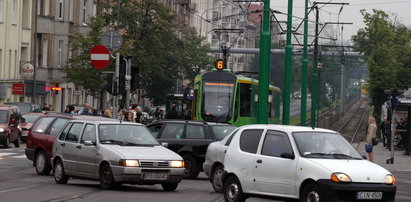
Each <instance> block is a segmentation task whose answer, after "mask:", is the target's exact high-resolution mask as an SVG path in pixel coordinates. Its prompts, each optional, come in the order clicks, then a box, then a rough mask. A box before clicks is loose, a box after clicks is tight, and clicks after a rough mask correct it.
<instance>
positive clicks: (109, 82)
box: [101, 73, 117, 95]
mask: <svg viewBox="0 0 411 202" xmlns="http://www.w3.org/2000/svg"><path fill="white" fill-rule="evenodd" d="M113 77H114V74H113V73H105V74H103V80H104V81H105V83H104V84H103V85H101V88H102V89H104V90H106V91H107V92H108V93H110V94H112V95H114V94H116V92H115V89H116V88H115V87H117V85H116V83H115V82H114V81H113V80H114V79H113Z"/></svg>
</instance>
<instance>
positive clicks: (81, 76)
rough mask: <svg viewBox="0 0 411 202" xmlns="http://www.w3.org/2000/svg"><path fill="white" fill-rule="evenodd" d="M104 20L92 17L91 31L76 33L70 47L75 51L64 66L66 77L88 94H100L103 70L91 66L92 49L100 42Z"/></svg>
mask: <svg viewBox="0 0 411 202" xmlns="http://www.w3.org/2000/svg"><path fill="white" fill-rule="evenodd" d="M103 23H104V21H103V20H102V19H101V18H98V17H93V18H90V23H89V26H90V31H89V32H88V33H87V34H81V33H76V34H75V35H74V39H73V42H72V44H71V46H70V47H69V48H70V50H71V51H72V52H73V53H74V54H73V56H72V57H71V58H70V59H69V60H68V62H67V64H66V65H65V67H64V68H63V71H64V72H65V73H66V78H67V80H68V81H69V82H73V83H75V84H76V85H78V86H82V87H83V88H84V89H85V90H86V94H88V95H93V96H98V95H99V92H101V91H100V88H101V83H103V80H102V79H101V78H100V73H101V70H98V69H94V68H92V66H91V61H90V50H91V48H92V47H93V46H95V45H97V44H100V39H101V35H102V31H103V30H102V29H101V28H102V27H103Z"/></svg>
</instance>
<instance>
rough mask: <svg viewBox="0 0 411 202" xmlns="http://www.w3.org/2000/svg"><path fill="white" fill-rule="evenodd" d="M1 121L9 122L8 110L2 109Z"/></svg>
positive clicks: (0, 113)
mask: <svg viewBox="0 0 411 202" xmlns="http://www.w3.org/2000/svg"><path fill="white" fill-rule="evenodd" d="M0 123H7V111H5V110H2V111H0Z"/></svg>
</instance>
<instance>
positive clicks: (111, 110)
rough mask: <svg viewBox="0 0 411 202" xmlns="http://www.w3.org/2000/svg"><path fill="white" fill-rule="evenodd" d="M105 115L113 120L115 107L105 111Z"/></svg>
mask: <svg viewBox="0 0 411 202" xmlns="http://www.w3.org/2000/svg"><path fill="white" fill-rule="evenodd" d="M104 115H106V116H107V117H109V118H113V107H110V108H108V109H106V110H104Z"/></svg>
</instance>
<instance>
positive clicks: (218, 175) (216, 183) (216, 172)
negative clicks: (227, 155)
mask: <svg viewBox="0 0 411 202" xmlns="http://www.w3.org/2000/svg"><path fill="white" fill-rule="evenodd" d="M223 173H224V167H223V166H221V165H218V166H216V167H215V168H214V169H213V171H212V173H211V184H212V185H213V189H214V191H215V192H217V193H223V191H224V185H223V178H222V177H223Z"/></svg>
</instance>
